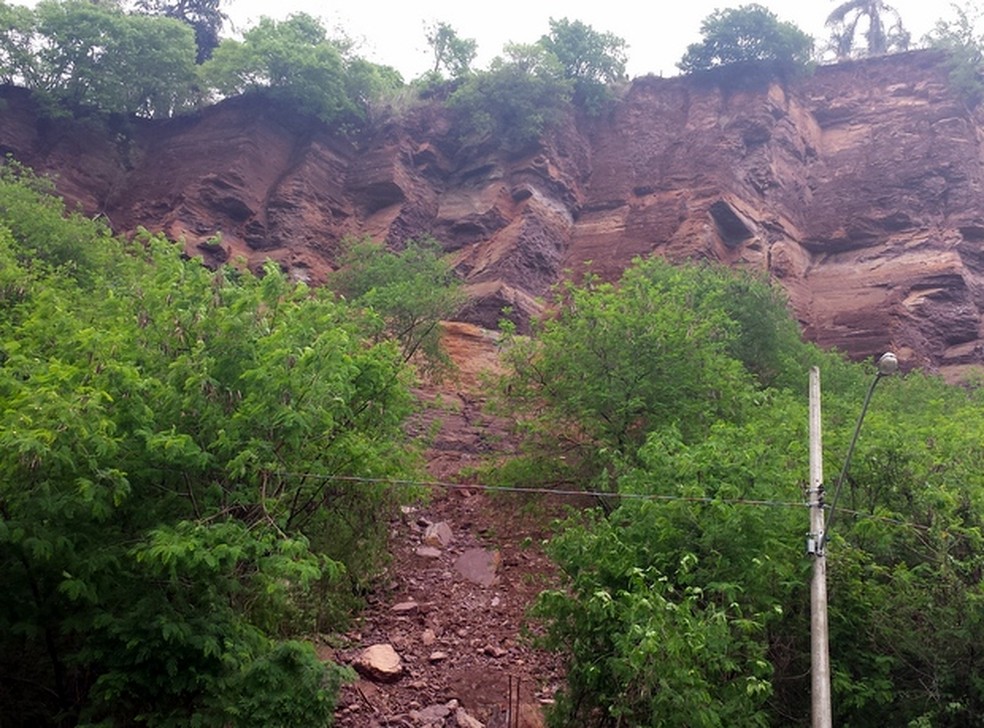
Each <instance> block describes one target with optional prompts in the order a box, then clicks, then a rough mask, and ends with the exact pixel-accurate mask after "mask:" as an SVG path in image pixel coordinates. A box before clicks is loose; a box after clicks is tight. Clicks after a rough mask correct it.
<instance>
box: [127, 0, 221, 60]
mask: <svg viewBox="0 0 984 728" xmlns="http://www.w3.org/2000/svg"><path fill="white" fill-rule="evenodd" d="M221 3H222V0H137V7H138V8H140V9H141V10H143V11H145V12H148V13H151V14H153V15H164V16H166V17H168V18H175V19H176V20H180V21H182V22H184V23H187V24H188V25H190V26H191V27H192V29H193V30H194V31H195V47H196V48H197V53H196V55H195V62H196V63H199V64H201V63H204V62H205V61H207V60H208V59H209V58H211V56H212V51H214V50H215V49H216V48H218V46H219V41H220V37H219V34H220V33H221V32H222V26H223V25H224V24H225V22H226V21H227V20H228V19H229V18H228V16H227V15H226V14H225V13H224V12H222V9H221Z"/></svg>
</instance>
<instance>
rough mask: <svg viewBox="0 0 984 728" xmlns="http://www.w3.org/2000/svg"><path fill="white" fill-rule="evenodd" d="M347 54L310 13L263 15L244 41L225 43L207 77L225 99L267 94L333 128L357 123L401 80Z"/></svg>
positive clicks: (215, 54) (206, 70)
mask: <svg viewBox="0 0 984 728" xmlns="http://www.w3.org/2000/svg"><path fill="white" fill-rule="evenodd" d="M343 50H344V49H342V48H340V47H339V46H338V45H337V44H336V43H333V42H332V41H331V40H329V39H328V36H327V33H326V31H325V29H324V27H323V26H322V25H321V24H320V23H319V22H318V21H317V20H315V19H314V18H312V17H311V16H310V15H307V14H304V13H297V14H294V15H291V16H290V17H289V18H288V19H287V20H284V21H276V20H273V19H271V18H267V17H264V18H261V19H260V22H259V23H258V24H257V25H256V26H255V27H254V28H251V29H250V30H248V31H246V33H244V34H243V39H242V41H237V40H232V39H226V40H223V41H222V43H221V44H220V45H219V47H218V48H216V49H215V51H214V52H213V54H212V57H211V59H210V60H208V61H207V62H206V63H205V64H203V65H202V77H203V78H204V79H205V82H206V83H207V84H208V86H209V87H210V88H213V89H215V90H216V91H218V92H219V93H220V94H222V95H226V96H229V95H234V94H245V93H263V94H265V95H267V96H270V97H271V98H274V99H277V100H279V101H283V102H287V103H289V104H291V105H292V106H293V107H295V108H298V109H300V110H301V111H304V112H305V113H309V114H312V115H314V116H317V117H318V118H320V119H321V120H322V121H324V122H326V123H329V124H333V125H336V126H344V125H346V124H357V123H359V122H361V120H363V119H364V118H365V113H366V104H367V102H368V100H369V99H371V98H372V97H374V96H375V94H376V93H377V92H378V91H379V90H380V89H382V88H384V87H387V86H390V85H394V84H398V83H402V81H401V79H399V74H396V75H394V73H395V72H392V70H391V69H389V70H387V69H385V68H383V67H377V66H374V64H369V63H368V62H367V61H364V60H362V59H348V58H347V57H346V56H345V55H344V53H343ZM374 69H375V70H374Z"/></svg>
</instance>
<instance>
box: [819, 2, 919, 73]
mask: <svg viewBox="0 0 984 728" xmlns="http://www.w3.org/2000/svg"><path fill="white" fill-rule="evenodd" d="M888 17H890V18H892V19H893V20H894V22H893V23H892V24H891V25H890V26H888V27H887V28H886V22H885V21H886V18H888ZM862 18H865V19H866V22H867V29H866V31H865V34H864V36H865V44H864V47H863V48H862V47H858V46H857V44H856V36H857V32H858V23H859V22H860V21H861V19H862ZM826 25H827V27H828V28H830V29H831V36H830V47H831V48H832V49H833V51H834V53H835V54H836V56H837V58H838V60H843V59H845V58H851V57H852V56H859V55H869V56H877V55H882V54H885V53H891V52H893V51H904V50H908V48H909V40H910V36H909V32H908V31H907V30H906V29H905V27H904V26H903V25H902V16H900V15H899V12H898V10H896V9H895V8H893V7H892V6H891V5H889V4H888V3H886V2H884V0H846V2H843V3H841V4H840V5H838V6H837V7H836V8H834V10H833V11H832V12H831V13H830V15H829V16H827V21H826Z"/></svg>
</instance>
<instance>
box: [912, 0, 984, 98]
mask: <svg viewBox="0 0 984 728" xmlns="http://www.w3.org/2000/svg"><path fill="white" fill-rule="evenodd" d="M950 8H951V11H952V12H953V18H952V19H950V20H944V19H942V18H941V19H940V20H937V21H936V25H935V26H934V27H933V29H932V30H931V31H930V32H929V33H927V34H926V36H925V38H924V39H923V42H924V43H925V44H926V45H927V46H929V47H930V48H940V49H942V50H944V51H946V53H947V64H948V65H949V68H950V82H951V83H952V84H953V87H954V88H955V89H956V90H957V91H958V92H959V93H961V94H962V95H963V96H964V98H966V99H967V102H968V103H969V104H970V105H971V106H976V105H977V104H979V103H980V102H981V99H982V98H984V81H982V80H981V71H982V69H984V34H982V33H981V32H980V31H979V30H978V28H979V26H980V21H981V12H980V11H979V10H978V9H977V8H976V7H975V6H974V5H973V4H971V3H967V4H966V5H965V6H963V7H960V6H959V5H956V4H954V5H951V6H950Z"/></svg>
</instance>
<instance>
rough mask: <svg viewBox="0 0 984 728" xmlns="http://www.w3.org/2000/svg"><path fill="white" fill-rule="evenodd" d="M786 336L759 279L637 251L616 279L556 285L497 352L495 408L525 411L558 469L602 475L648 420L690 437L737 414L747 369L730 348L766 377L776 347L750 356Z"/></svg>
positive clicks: (633, 449)
mask: <svg viewBox="0 0 984 728" xmlns="http://www.w3.org/2000/svg"><path fill="white" fill-rule="evenodd" d="M773 326H774V327H775V328H773ZM789 338H790V328H789V325H788V317H787V316H786V315H785V307H784V305H783V303H782V300H781V299H779V298H778V297H777V296H776V295H775V294H774V293H773V292H771V291H770V290H769V287H768V286H767V285H766V284H764V283H762V282H760V281H756V280H754V279H752V278H750V277H741V278H733V277H731V276H729V275H728V274H726V273H725V272H723V271H721V270H718V269H715V268H711V267H697V266H690V267H686V266H685V267H674V266H671V265H669V264H668V263H666V262H664V261H662V260H659V259H652V260H647V261H636V264H635V265H634V266H633V267H632V268H631V269H629V270H628V271H626V273H625V275H624V276H623V278H622V280H621V281H620V282H619V284H618V286H613V285H610V284H603V283H599V282H597V281H595V280H593V279H589V280H588V282H587V284H586V285H584V286H575V285H572V284H570V285H567V286H565V287H564V288H562V289H561V291H560V293H559V295H558V297H557V300H556V312H555V313H554V314H553V315H552V316H551V317H549V318H547V319H546V320H544V321H542V322H541V323H540V324H539V325H538V327H537V328H536V330H535V332H534V335H533V337H532V338H531V339H529V340H517V341H516V343H515V345H514V346H513V347H512V348H511V349H510V350H509V351H508V353H507V357H508V361H509V363H510V364H511V366H512V368H513V375H512V376H511V377H510V378H509V380H508V382H507V389H508V392H509V398H508V404H507V405H506V406H507V408H508V409H509V410H510V411H512V412H517V413H523V414H525V415H527V417H524V418H522V420H521V424H522V425H523V426H524V427H525V428H527V429H528V430H529V433H530V436H531V437H532V438H533V442H534V443H535V444H534V445H533V446H532V448H531V449H532V452H533V453H539V455H540V456H544V457H547V458H550V459H551V460H554V461H555V462H560V463H564V464H565V468H563V469H562V472H563V470H569V469H570V470H572V472H580V473H581V474H582V476H583V475H585V474H593V476H592V477H596V476H598V475H599V474H600V473H602V472H609V474H610V473H611V468H612V467H615V466H617V465H619V464H620V463H625V462H631V461H632V460H633V459H634V458H635V456H636V453H637V451H638V448H639V447H640V445H641V444H642V443H643V442H644V441H645V438H646V435H647V434H648V433H649V432H650V431H652V430H654V429H657V428H661V427H670V426H674V427H676V428H678V429H679V431H680V432H681V433H682V434H683V436H684V437H685V438H686V439H687V440H688V441H690V440H693V439H695V438H699V437H701V436H703V434H704V433H705V432H706V430H707V428H708V427H709V426H710V425H711V424H712V423H713V422H715V421H717V420H718V419H720V418H722V417H724V418H734V417H739V416H740V415H741V413H742V412H743V411H744V410H745V408H746V406H747V403H748V400H749V397H750V393H751V389H750V385H751V379H750V378H749V377H748V375H747V373H746V372H745V371H744V370H743V368H742V366H741V363H742V361H741V359H740V358H736V357H749V358H752V359H754V360H755V365H756V367H757V368H758V369H759V370H761V374H762V375H763V376H766V375H768V376H775V374H774V372H773V371H772V369H773V367H776V366H778V364H777V363H775V361H777V357H781V356H782V354H779V353H774V352H773V353H772V355H771V358H767V357H761V358H760V356H759V354H760V352H761V351H762V350H763V349H764V348H767V347H769V346H770V345H771V344H772V343H773V342H776V341H778V340H779V339H782V340H783V341H784V342H785V341H788V339H789ZM795 341H797V340H796V339H794V342H795ZM773 360H775V361H773ZM558 450H559V452H558ZM560 454H563V455H564V459H563V460H556V458H557V456H558V455H560ZM562 477H571V475H570V474H569V473H568V474H567V475H563V476H562Z"/></svg>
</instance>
